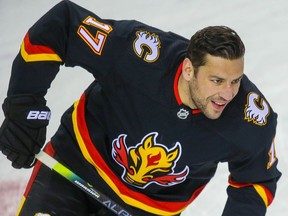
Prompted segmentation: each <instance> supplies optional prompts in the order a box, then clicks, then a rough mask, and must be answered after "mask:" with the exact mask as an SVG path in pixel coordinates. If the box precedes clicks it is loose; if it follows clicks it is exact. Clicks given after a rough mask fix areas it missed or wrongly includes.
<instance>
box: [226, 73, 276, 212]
mask: <svg viewBox="0 0 288 216" xmlns="http://www.w3.org/2000/svg"><path fill="white" fill-rule="evenodd" d="M245 79H246V78H245ZM251 85H252V84H251ZM248 89H249V91H244V92H245V95H244V94H243V95H244V97H243V101H245V105H244V106H243V105H242V106H241V105H239V106H240V107H243V109H242V111H241V112H242V114H241V116H243V117H242V120H241V122H242V123H241V124H240V123H239V125H241V127H240V126H239V127H238V129H237V130H238V131H239V132H238V133H239V134H241V136H240V137H238V138H237V140H236V141H234V143H236V146H237V148H235V149H234V151H235V152H234V154H233V157H231V158H230V160H229V161H228V164H229V171H230V176H229V186H228V188H227V194H228V200H227V202H226V206H225V209H224V213H223V215H224V216H228V215H239V216H242V215H243V216H244V215H253V216H264V215H265V213H266V209H267V207H268V206H269V205H270V204H271V203H272V201H273V199H274V196H275V193H276V187H277V181H278V179H279V178H280V176H281V173H280V172H279V171H278V169H277V163H278V159H277V155H276V150H275V148H276V147H275V136H276V127H277V117H278V116H277V114H276V113H275V112H274V111H273V110H272V108H271V107H270V104H269V103H268V102H267V100H266V98H265V97H264V96H263V95H262V94H261V92H260V91H259V90H258V89H257V88H256V87H255V86H253V88H250V87H249V88H248ZM240 94H241V93H240ZM240 97H241V95H240Z"/></svg>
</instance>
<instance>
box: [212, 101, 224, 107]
mask: <svg viewBox="0 0 288 216" xmlns="http://www.w3.org/2000/svg"><path fill="white" fill-rule="evenodd" d="M214 103H215V104H217V105H219V106H223V105H224V104H225V103H219V102H215V101H214Z"/></svg>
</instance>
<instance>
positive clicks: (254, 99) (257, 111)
mask: <svg viewBox="0 0 288 216" xmlns="http://www.w3.org/2000/svg"><path fill="white" fill-rule="evenodd" d="M269 114H270V107H269V105H268V103H267V102H266V100H265V99H264V98H261V97H260V95H258V94H257V93H255V92H250V93H249V94H248V96H247V103H246V105H245V109H244V119H245V120H247V121H248V122H251V121H252V122H253V123H254V124H256V125H259V126H264V125H266V123H267V118H268V116H269Z"/></svg>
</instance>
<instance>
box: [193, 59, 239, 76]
mask: <svg viewBox="0 0 288 216" xmlns="http://www.w3.org/2000/svg"><path fill="white" fill-rule="evenodd" d="M201 67H202V68H199V69H200V70H204V71H205V72H206V75H208V76H217V77H220V78H226V77H227V76H229V77H230V76H232V77H235V78H237V77H239V76H241V75H242V74H243V73H244V57H240V58H238V59H233V60H230V59H225V58H222V57H217V56H212V55H207V56H206V64H205V65H203V66H201Z"/></svg>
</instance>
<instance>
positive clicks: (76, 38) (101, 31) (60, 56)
mask: <svg viewBox="0 0 288 216" xmlns="http://www.w3.org/2000/svg"><path fill="white" fill-rule="evenodd" d="M113 24H114V21H112V20H105V21H104V20H102V19H101V18H99V17H98V16H97V15H95V14H93V13H92V12H90V11H88V10H86V9H84V8H82V7H80V6H78V5H76V4H74V3H72V2H70V1H66V0H65V1H62V2H60V3H58V4H57V5H56V6H54V7H53V8H52V9H50V10H49V11H48V12H47V13H46V14H45V15H44V16H42V17H41V18H40V19H39V20H38V21H37V22H36V23H35V24H34V25H33V26H32V27H31V28H30V29H29V30H28V32H27V33H26V35H25V37H24V39H23V42H22V44H21V48H20V51H19V53H18V55H17V56H16V58H15V60H14V62H13V65H12V72H11V77H10V83H9V88H8V95H15V94H37V95H41V96H44V95H45V94H46V93H47V89H48V88H49V87H50V85H51V82H52V81H53V79H54V78H55V76H56V75H57V73H58V71H59V68H60V66H61V65H65V66H71V67H73V66H80V67H83V68H84V69H86V70H87V71H88V72H90V73H92V74H93V76H94V77H95V78H97V79H101V77H103V75H104V72H103V71H109V67H111V65H112V64H111V58H112V57H111V55H113V53H112V52H110V51H109V49H110V48H111V47H112V46H113V41H112V40H111V39H110V38H109V34H110V33H111V32H112V31H113V27H112V25H113ZM114 44H115V43H114ZM109 46H110V48H109ZM104 53H105V54H104ZM110 53H112V54H111V55H110ZM103 68H106V70H103ZM107 68H108V69H107Z"/></svg>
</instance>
